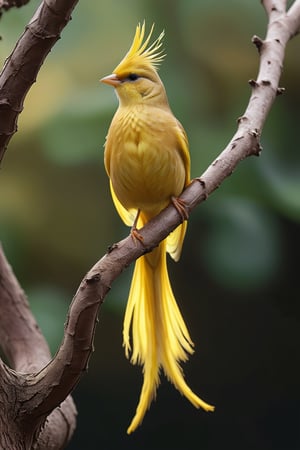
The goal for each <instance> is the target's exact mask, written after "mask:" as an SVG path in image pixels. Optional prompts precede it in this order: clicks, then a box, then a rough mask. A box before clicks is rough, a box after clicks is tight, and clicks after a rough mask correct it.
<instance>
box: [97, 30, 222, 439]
mask: <svg viewBox="0 0 300 450" xmlns="http://www.w3.org/2000/svg"><path fill="white" fill-rule="evenodd" d="M152 30H153V26H152V28H151V31H150V34H149V35H148V37H147V38H146V39H145V40H144V36H145V24H143V25H142V26H140V25H138V26H137V28H136V33H135V36H134V40H133V43H132V45H131V48H130V49H129V51H128V53H127V54H126V56H125V57H124V59H123V60H122V61H121V62H120V64H119V65H118V66H117V67H116V68H115V70H114V72H113V74H112V75H109V76H108V77H105V78H103V79H102V80H101V81H102V82H104V83H107V84H110V85H112V86H113V87H114V88H115V89H116V93H117V96H118V98H119V108H118V110H117V112H116V114H115V116H114V118H113V120H112V123H111V125H110V128H109V131H108V135H107V138H106V144H105V168H106V171H107V174H108V176H109V177H110V189H111V193H112V198H113V201H114V204H115V207H116V209H117V211H118V213H119V215H120V217H121V218H122V220H123V221H124V222H125V224H126V225H128V226H132V225H133V224H135V219H136V217H138V220H137V223H136V224H135V225H136V226H137V227H138V228H139V227H142V226H143V225H145V224H146V223H147V222H148V221H149V220H150V219H151V218H152V217H154V216H155V215H157V214H158V213H159V212H160V211H161V210H162V209H163V208H165V207H166V206H167V205H168V204H169V203H170V201H172V199H174V198H176V197H178V196H179V195H180V194H181V192H182V191H183V189H184V187H185V186H187V185H188V184H189V182H190V156H189V150H188V141H187V137H186V134H185V132H184V129H183V127H182V126H181V124H180V123H179V122H178V120H177V119H176V118H175V117H174V115H173V114H172V112H171V109H170V107H169V104H168V100H167V96H166V92H165V89H164V86H163V84H162V81H161V79H160V78H159V76H158V73H157V70H156V66H157V65H158V64H159V63H160V62H161V60H162V59H163V55H162V52H161V45H162V42H161V41H162V37H163V33H161V35H160V36H159V37H158V39H157V40H156V41H154V42H153V43H152V44H151V45H149V42H150V38H151V34H152ZM185 231H186V222H184V223H182V224H181V225H179V226H178V227H177V228H176V230H174V231H173V232H172V233H171V234H170V235H169V236H168V237H167V238H166V239H165V240H164V241H163V242H161V243H160V245H159V246H158V247H157V248H155V249H154V250H153V251H152V252H151V253H149V254H147V255H145V256H142V257H141V258H139V259H138V260H137V261H136V265H135V269H134V274H133V278H132V283H131V288H130V293H129V298H128V303H127V307H126V312H125V318H124V327H123V345H124V347H125V353H126V356H127V357H130V355H131V362H132V363H133V364H136V363H138V364H141V365H142V366H143V373H144V382H143V387H142V391H141V395H140V400H139V403H138V406H137V410H136V414H135V416H134V418H133V420H132V422H131V424H130V426H129V428H128V430H127V432H128V433H131V432H132V431H134V430H135V429H136V428H137V427H138V426H139V425H140V423H141V422H142V420H143V418H144V415H145V413H146V411H147V409H148V408H149V406H150V403H151V401H152V399H153V398H154V397H155V394H156V388H157V386H158V384H159V374H160V368H162V369H163V370H164V372H165V374H166V376H167V377H168V379H169V380H170V381H171V382H172V383H173V384H174V385H175V387H176V388H177V389H178V390H179V391H180V392H181V393H182V394H183V395H184V396H185V397H186V398H187V399H188V400H189V401H190V402H191V403H192V404H193V405H194V406H195V407H197V408H199V407H202V408H204V409H205V410H206V411H212V410H213V409H214V407H213V406H211V405H208V404H207V403H205V402H204V401H203V400H201V399H200V398H199V397H198V396H197V395H195V394H194V393H193V392H192V390H191V389H190V388H189V387H188V385H187V384H186V382H185V380H184V378H183V373H182V369H181V367H180V364H179V363H180V361H185V360H186V359H187V357H188V354H191V353H193V343H192V340H191V338H190V335H189V332H188V330H187V327H186V325H185V323H184V320H183V318H182V315H181V313H180V311H179V308H178V306H177V303H176V300H175V298H174V295H173V292H172V289H171V286H170V281H169V277H168V271H167V264H166V252H168V253H169V254H170V255H171V256H172V258H173V259H174V260H175V261H177V260H178V259H179V257H180V253H181V249H182V244H183V240H184V235H185ZM130 331H131V334H132V344H131V340H130Z"/></svg>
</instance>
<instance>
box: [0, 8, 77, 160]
mask: <svg viewBox="0 0 300 450" xmlns="http://www.w3.org/2000/svg"><path fill="white" fill-rule="evenodd" d="M77 2H78V0H47V1H46V0H44V1H43V2H42V3H41V5H40V6H39V8H38V9H37V11H36V13H35V15H34V16H33V18H32V20H31V21H30V23H29V24H28V25H27V27H26V29H25V31H24V33H23V34H22V36H21V37H20V39H19V40H18V42H17V44H16V46H15V48H14V50H13V52H12V54H11V55H10V56H9V58H8V59H7V60H6V63H5V65H4V67H3V70H2V72H1V74H0V163H1V161H2V159H3V156H4V153H5V151H6V148H7V145H8V143H9V141H10V139H11V138H12V136H13V135H14V133H15V132H16V131H17V122H18V117H19V114H20V113H21V111H22V109H23V103H24V99H25V96H26V94H27V92H28V90H29V89H30V87H31V86H32V84H33V83H34V82H35V80H36V77H37V74H38V72H39V70H40V68H41V65H42V64H43V62H44V60H45V58H46V56H47V55H48V53H49V52H50V50H51V48H52V47H53V46H54V44H55V43H56V41H57V40H58V39H59V38H60V33H61V31H62V30H63V28H64V27H65V26H66V25H67V23H68V22H69V20H70V18H71V12H72V11H73V9H74V7H75V6H76V4H77Z"/></svg>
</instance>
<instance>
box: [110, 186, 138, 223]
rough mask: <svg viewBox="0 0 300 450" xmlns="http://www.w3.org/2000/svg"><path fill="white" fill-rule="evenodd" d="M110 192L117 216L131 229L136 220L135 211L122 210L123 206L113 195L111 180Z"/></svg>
mask: <svg viewBox="0 0 300 450" xmlns="http://www.w3.org/2000/svg"><path fill="white" fill-rule="evenodd" d="M110 192H111V196H112V199H113V202H114V205H115V208H116V210H117V212H118V214H119V216H120V217H121V219H122V220H123V222H124V223H125V224H126V225H127V226H129V227H132V225H133V223H134V220H135V218H136V214H137V210H135V209H132V210H130V211H128V210H127V209H126V208H124V206H123V205H122V203H121V202H120V201H119V199H118V197H117V196H116V194H115V191H114V188H113V185H112V182H111V180H110Z"/></svg>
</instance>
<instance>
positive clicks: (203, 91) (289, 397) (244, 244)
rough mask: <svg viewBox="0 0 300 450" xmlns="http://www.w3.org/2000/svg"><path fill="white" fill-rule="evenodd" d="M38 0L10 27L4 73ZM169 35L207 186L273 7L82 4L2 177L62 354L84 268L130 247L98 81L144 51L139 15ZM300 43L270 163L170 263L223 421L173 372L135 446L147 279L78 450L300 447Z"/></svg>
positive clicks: (267, 149)
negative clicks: (112, 175)
mask: <svg viewBox="0 0 300 450" xmlns="http://www.w3.org/2000/svg"><path fill="white" fill-rule="evenodd" d="M37 4H38V2H37V1H33V0H32V1H31V2H30V4H29V5H28V6H26V7H24V8H22V9H20V10H11V11H10V12H9V13H5V14H4V16H3V17H2V18H1V21H0V27H1V36H2V40H1V42H0V58H1V62H3V61H4V59H5V57H7V56H8V54H9V53H10V51H11V50H12V48H13V46H14V44H15V41H16V40H17V37H18V36H19V35H20V33H21V32H22V30H23V29H24V26H25V25H26V23H28V21H29V19H30V18H31V15H32V13H33V11H34V9H35V8H36V6H37ZM144 18H145V19H146V22H147V24H148V28H150V25H151V24H152V22H155V23H156V26H155V31H154V35H155V36H157V35H158V34H159V33H160V31H161V30H162V29H165V32H166V37H165V40H164V48H165V51H166V53H167V57H166V59H165V61H164V63H163V64H162V67H161V70H160V75H161V77H162V79H163V81H164V83H165V86H166V89H167V92H168V97H169V100H170V104H171V106H172V109H173V111H174V113H175V115H176V116H177V117H178V118H179V119H180V121H181V122H182V123H183V125H184V127H185V129H186V131H187V134H188V136H189V140H190V147H191V158H192V176H199V175H201V173H202V172H203V171H204V169H205V168H206V167H207V165H208V164H209V163H210V162H211V161H212V160H213V159H214V158H215V157H216V156H217V155H218V153H219V152H220V151H221V150H222V149H223V148H224V147H225V145H226V143H227V142H228V141H229V139H230V138H231V136H232V135H233V133H234V131H235V129H236V119H237V118H238V117H239V116H240V115H242V114H243V112H244V110H245V107H246V104H247V101H248V98H249V94H250V87H249V86H248V84H247V80H248V79H250V78H255V77H256V74H257V68H258V55H257V52H256V49H255V48H254V46H253V45H252V44H251V37H252V35H253V34H257V35H259V36H261V37H264V34H265V29H266V15H265V12H264V10H263V8H262V6H261V5H260V2H259V1H256V2H255V1H245V0H244V1H237V0H236V1H233V0H228V1H226V2H220V1H216V0H203V1H201V2H200V1H196V0H189V1H188V2H187V1H184V0H175V1H172V2H171V1H165V2H158V1H149V0H139V1H137V0H136V1H134V0H130V1H129V0H125V1H124V2H117V1H115V0H113V1H110V2H80V3H79V5H78V7H77V9H76V11H75V12H74V15H73V20H72V22H71V23H70V24H69V26H68V27H67V28H66V30H65V31H64V32H63V35H62V39H61V41H60V42H58V44H57V45H56V47H55V48H54V50H53V51H52V53H51V54H50V55H49V57H48V58H47V60H46V63H45V64H44V66H43V67H42V70H41V72H40V74H39V76H38V80H37V83H36V85H35V86H33V88H32V90H31V91H30V93H29V95H28V98H27V100H26V103H25V110H24V112H23V113H22V115H21V117H20V123H19V132H18V133H17V135H16V136H15V137H14V138H13V140H12V142H11V144H10V146H9V150H8V152H7V154H6V157H5V159H4V162H3V164H2V169H1V177H0V237H1V240H2V241H3V245H4V249H5V251H6V254H7V256H8V258H9V260H10V262H11V264H12V265H13V268H14V270H15V272H16V274H17V276H18V278H19V281H20V283H21V284H22V286H23V287H24V289H25V291H26V293H27V295H28V297H29V300H30V303H31V306H32V309H33V311H34V313H35V315H36V317H37V320H38V322H39V324H40V325H41V327H42V329H43V330H44V332H45V334H46V336H47V339H48V341H49V343H50V345H51V348H52V351H53V352H55V350H56V348H57V346H58V345H59V342H60V340H61V336H62V331H63V324H64V321H65V314H66V311H67V308H68V305H69V303H70V301H71V299H72V296H73V295H74V293H75V291H76V289H77V286H78V284H79V282H80V280H81V278H82V277H83V275H84V274H85V272H86V271H87V270H88V269H89V268H90V267H91V266H92V265H93V264H94V263H95V261H96V260H97V259H99V258H100V257H101V256H102V255H103V254H104V253H105V251H106V249H107V247H108V246H109V245H110V244H112V243H113V242H116V241H118V240H120V239H121V238H123V237H124V236H126V234H127V233H128V229H126V227H125V226H124V225H123V224H122V222H121V220H120V219H119V217H118V216H117V213H116V212H115V210H114V207H113V205H112V202H111V199H110V194H109V188H108V180H107V177H106V174H105V171H104V166H103V143H104V140H105V135H106V132H107V129H108V126H109V123H110V121H111V118H112V115H113V113H114V111H115V109H116V106H117V100H116V97H115V95H114V93H113V91H112V89H109V88H108V87H107V86H104V85H100V84H99V83H98V80H99V78H101V77H103V76H105V75H107V74H109V73H111V72H112V70H113V69H114V67H115V66H116V65H117V63H118V62H119V61H120V60H121V58H122V57H123V56H124V54H125V53H126V51H127V50H128V48H129V46H130V44H131V41H132V37H133V34H134V31H135V26H136V24H137V23H138V22H139V21H143V19H144ZM299 50H300V38H299V37H298V38H295V39H294V40H293V41H292V42H291V43H290V44H289V46H288V51H287V56H286V61H285V70H284V73H283V76H282V86H284V87H285V88H286V94H285V95H283V96H280V97H278V99H277V100H276V104H275V106H274V107H273V109H272V112H271V114H270V115H269V117H268V120H267V124H266V126H265V129H264V133H263V136H262V145H263V152H262V154H261V156H260V157H259V158H255V157H253V158H251V159H248V160H246V161H244V162H242V163H241V164H240V165H239V167H238V169H237V170H236V171H235V172H234V174H233V175H232V176H231V177H230V178H229V179H227V180H226V181H225V182H224V183H223V184H222V186H221V187H220V189H219V190H218V191H217V192H216V193H214V194H213V195H212V196H211V197H210V198H209V200H208V201H207V202H205V204H203V205H201V206H200V207H199V208H197V210H196V211H195V212H193V214H192V215H191V217H190V220H189V227H188V233H187V237H186V241H185V245H184V250H183V255H182V258H181V260H180V262H179V263H178V264H174V263H173V262H170V264H169V270H170V278H171V281H172V284H173V287H174V291H175V294H176V298H177V299H178V303H179V304H180V306H181V309H182V311H183V315H184V317H185V319H186V322H187V324H188V327H189V330H190V332H191V335H192V337H193V340H194V342H195V346H196V352H195V354H194V355H193V356H192V357H191V358H190V361H189V362H188V363H186V364H185V365H184V372H185V376H186V379H187V381H188V383H189V385H190V386H191V387H192V389H193V390H194V391H195V392H196V393H197V394H199V395H200V396H201V397H203V398H204V399H205V400H206V401H208V402H209V403H213V404H215V405H216V411H215V413H209V414H208V413H205V412H203V411H201V410H196V409H194V407H193V406H191V405H190V404H189V403H188V401H187V400H186V399H185V398H183V397H181V396H180V394H179V393H178V392H177V391H176V390H175V389H174V387H173V386H172V385H170V384H169V383H168V382H167V381H166V380H165V379H164V378H163V377H162V383H161V386H160V388H159V390H158V395H157V399H156V401H155V402H154V403H153V404H152V406H151V409H150V411H149V412H148V413H147V415H146V417H145V419H144V422H143V425H142V427H140V428H139V429H138V430H137V431H136V432H135V433H134V434H133V435H131V436H127V435H126V429H127V426H128V425H129V423H130V420H131V418H132V417H133V414H134V411H135V408H136V405H137V401H138V397H139V394H140V388H141V384H142V371H141V368H140V367H135V366H131V364H130V363H129V362H128V361H127V360H126V358H125V356H124V354H123V349H122V340H121V339H122V320H123V313H124V307H125V303H126V299H127V294H128V289H129V284H130V278H131V273H132V268H129V269H128V270H127V271H126V272H125V273H124V274H123V275H122V276H121V277H120V278H119V279H118V280H117V281H116V282H115V284H114V286H113V289H112V290H111V292H110V294H109V296H108V297H107V300H106V302H105V304H104V305H103V307H102V309H101V311H100V323H99V325H98V327H97V333H96V338H95V353H94V354H93V356H92V358H91V361H90V364H89V371H88V373H87V374H86V375H85V376H84V377H83V379H82V381H81V382H80V385H79V386H78V387H77V388H76V390H75V392H74V398H75V401H76V404H77V406H78V410H79V416H78V427H77V430H76V433H75V435H74V438H73V440H72V443H71V444H70V446H69V448H70V449H71V450H79V449H83V448H84V449H89V450H94V449H105V450H115V449H131V450H135V449H141V448H142V449H144V450H150V449H151V450H171V449H174V450H177V449H184V450H191V449H198V448H199V449H201V450H216V449H220V448H226V449H227V448H228V449H231V450H240V449H243V450H247V449H249V450H252V449H257V450H260V449H261V450H268V449H272V450H296V449H299V448H300V432H299V400H300V388H299V383H300V380H299V375H300V366H299V362H300V360H299V351H298V348H299V340H300V332H299V320H300V308H299V268H298V267H299V265H298V264H299V250H300V244H299V231H300V229H299V221H300V176H299V175H300V156H299V141H300V139H299V118H300V114H299V97H300V83H299V79H300V61H299V54H300V53H299Z"/></svg>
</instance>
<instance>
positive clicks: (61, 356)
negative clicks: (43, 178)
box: [0, 0, 300, 450]
mask: <svg viewBox="0 0 300 450" xmlns="http://www.w3.org/2000/svg"><path fill="white" fill-rule="evenodd" d="M75 3H76V2H74V1H73V2H71V1H70V0H68V1H67V0H65V1H64V2H63V0H60V1H59V0H52V1H51V0H48V6H47V5H46V4H44V3H43V4H42V6H41V7H40V8H39V10H38V13H37V14H36V15H35V17H34V19H33V20H32V21H31V24H30V25H29V27H28V28H27V30H26V31H25V33H24V35H23V36H22V37H21V39H20V41H19V42H18V44H17V46H16V49H15V51H14V53H13V55H12V56H11V57H10V59H9V60H8V62H7V64H6V66H5V68H4V70H3V72H2V74H1V76H0V89H1V90H0V154H1V155H2V156H3V154H4V151H5V148H6V145H7V143H8V141H9V139H10V137H11V136H12V134H13V133H14V132H15V131H16V121H17V117H18V114H19V112H20V111H21V109H22V105H23V100H24V97H25V95H26V92H27V91H28V89H29V88H30V86H31V84H32V82H33V81H34V79H35V76H36V74H37V72H38V69H39V67H40V65H41V64H42V62H43V59H44V58H45V56H46V54H47V52H48V51H49V49H50V47H51V46H52V45H53V44H54V43H55V42H56V40H57V39H58V36H59V32H60V30H61V29H62V27H63V24H65V23H66V22H67V20H68V19H69V13H70V10H71V8H72V7H73V6H74V4H75ZM50 4H51V5H52V6H53V8H52V6H51V11H50V8H49V5H50ZM71 5H72V6H71ZM263 5H264V7H265V9H266V11H267V14H268V16H269V24H268V31H267V35H266V38H265V39H264V40H263V39H261V38H258V37H257V36H255V37H254V38H253V42H254V44H255V45H256V47H257V49H258V50H259V54H260V68H259V73H258V77H257V79H256V80H250V85H251V88H252V94H251V97H250V101H249V104H248V107H247V108H246V111H245V113H244V114H243V115H242V116H241V117H240V119H239V120H238V128H237V131H236V133H235V135H234V136H233V138H232V140H231V141H230V142H229V144H228V145H227V147H226V148H225V149H224V150H223V151H222V153H221V154H220V155H219V156H218V158H217V159H216V160H215V161H214V162H213V163H212V164H211V165H210V166H209V168H208V169H207V170H206V171H205V172H204V173H203V175H202V176H201V177H200V178H198V179H197V180H194V182H192V183H191V185H190V186H188V188H187V189H186V190H185V191H184V192H183V194H182V197H181V198H182V200H184V202H185V204H186V206H187V209H188V211H192V209H193V208H195V206H196V205H197V204H199V203H201V202H202V201H204V200H205V199H206V198H207V197H208V196H209V195H210V194H211V193H212V192H213V191H214V190H215V189H216V188H217V187H218V186H219V185H220V184H221V182H222V181H223V180H224V179H225V178H226V177H227V176H229V175H230V174H231V173H232V171H233V170H234V169H235V168H236V166H237V165H238V163H239V162H240V161H241V160H243V159H244V158H246V157H247V156H250V155H258V154H259V153H260V151H261V146H260V136H261V132H262V128H263V125H264V122H265V120H266V117H267V115H268V112H269V110H270V108H271V106H272V104H273V102H274V100H275V98H276V95H278V94H279V93H282V89H280V88H279V79H280V74H281V70H282V66H283V58H284V52H285V47H286V44H287V42H288V41H289V39H291V37H293V36H294V35H295V34H296V33H298V32H299V28H300V0H296V1H295V2H294V4H293V5H292V6H291V8H290V10H289V11H288V13H287V14H286V12H285V11H286V10H285V8H286V2H285V1H284V0H282V1H279V0H274V1H272V2H271V1H270V0H265V1H264V2H263ZM67 6H68V7H67ZM64 8H65V9H64ZM54 11H55V12H56V13H55V14H54ZM47 20H49V21H50V22H51V24H50V22H47ZM45 21H46V25H45ZM52 22H53V23H52ZM58 22H59V23H58ZM42 24H43V27H42V26H41V25H42ZM24 49H26V52H25V53H23V52H24ZM31 59H32V61H33V63H32V65H30V62H31ZM1 133H2V134H1ZM180 221H181V217H179V215H178V213H177V211H176V210H175V208H174V207H173V206H169V207H168V208H166V210H165V211H163V212H162V213H161V214H159V216H157V217H156V218H154V219H153V220H152V221H151V222H149V223H148V224H147V225H146V226H145V227H144V228H143V229H142V230H139V232H140V234H141V235H142V236H143V244H141V242H139V241H135V242H133V241H132V239H131V237H128V238H126V239H124V240H122V241H120V242H119V243H118V244H115V245H113V246H112V247H111V248H110V250H109V252H108V253H107V254H106V255H105V256H104V257H103V258H102V259H100V260H99V261H98V262H97V263H96V264H95V265H94V267H93V268H92V269H91V270H90V271H89V272H88V273H87V275H86V276H85V277H84V279H83V280H82V282H81V284H80V286H79V288H78V291H77V293H76V295H75V296H74V299H73V301H72V303H71V306H70V309H69V312H68V318H67V322H66V325H65V331H64V339H63V342H62V344H61V346H60V348H59V350H58V352H57V354H56V355H55V357H54V358H53V359H51V358H50V353H49V349H48V346H47V343H46V342H45V340H44V338H43V336H42V334H41V332H40V330H39V328H38V326H37V324H36V322H35V320H34V318H33V317H32V315H31V312H30V309H29V307H28V304H27V301H26V297H25V295H24V293H23V292H22V290H21V288H20V286H19V285H18V282H17V280H16V278H15V277H14V275H13V273H12V271H11V268H10V267H9V265H8V263H7V261H6V259H5V257H4V254H3V252H2V251H1V250H0V311H1V314H0V342H1V347H2V349H3V351H4V353H5V355H6V357H7V359H8V362H9V364H10V366H11V367H12V368H9V367H8V366H7V365H6V364H4V363H3V362H2V361H1V360H0V449H10V448H11V449H15V450H17V449H21V448H22V449H29V448H34V449H45V448H47V449H52V448H53V449H61V448H64V446H65V445H66V443H67V442H68V440H69V438H70V436H71V435H72V432H73V430H74V427H75V416H76V412H75V407H74V404H73V402H72V399H71V397H70V396H69V393H70V392H71V391H72V389H73V388H74V386H75V385H76V384H77V382H78V381H79V379H80V377H81V375H82V373H83V372H84V371H85V369H86V367H87V362H88V359H89V357H90V355H91V352H92V350H93V337H94V332H95V326H96V322H97V314H98V308H99V306H100V305H101V303H102V302H103V299H104V297H105V295H106V293H107V292H108V290H109V289H110V286H111V284H112V282H113V281H114V280H115V279H116V277H117V276H118V275H119V274H120V273H121V272H122V271H123V270H124V268H126V267H127V266H128V265H129V264H130V263H131V262H133V261H134V260H135V259H137V258H138V257H139V256H141V255H142V254H143V253H145V252H147V251H150V250H151V249H152V248H153V247H154V246H156V245H158V243H159V242H160V241H161V240H162V239H164V238H165V237H166V236H167V235H168V234H169V233H170V231H172V230H173V229H174V228H175V227H176V226H177V225H178V224H179V223H180Z"/></svg>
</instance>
